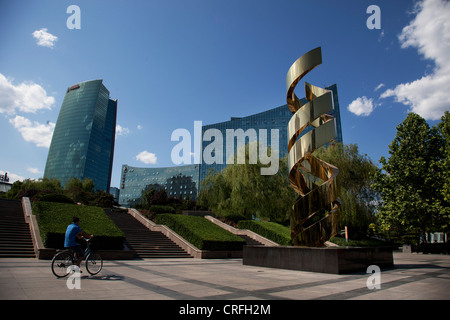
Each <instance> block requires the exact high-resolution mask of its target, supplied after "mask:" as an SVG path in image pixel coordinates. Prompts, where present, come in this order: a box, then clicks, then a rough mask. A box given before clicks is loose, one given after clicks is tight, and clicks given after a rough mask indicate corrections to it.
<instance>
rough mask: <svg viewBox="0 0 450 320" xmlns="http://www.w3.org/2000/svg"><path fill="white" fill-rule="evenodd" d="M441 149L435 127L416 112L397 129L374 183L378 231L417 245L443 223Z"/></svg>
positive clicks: (441, 144)
mask: <svg viewBox="0 0 450 320" xmlns="http://www.w3.org/2000/svg"><path fill="white" fill-rule="evenodd" d="M444 149H445V146H444V139H443V137H442V135H441V134H440V132H439V130H438V128H437V127H432V128H430V126H429V125H428V123H427V122H426V121H425V120H424V119H423V118H422V117H420V116H419V115H417V114H415V113H410V114H408V116H407V117H406V119H405V120H404V121H403V122H402V123H401V124H400V125H398V126H397V134H396V136H395V138H394V140H393V141H392V143H391V144H390V145H389V154H390V157H389V159H385V158H384V157H381V159H380V163H381V165H382V167H381V169H379V171H378V172H377V175H376V183H375V184H374V188H375V189H376V190H378V191H379V192H380V195H381V199H382V202H381V205H380V206H379V211H380V214H379V223H380V227H381V230H382V231H384V232H386V233H387V235H388V236H390V237H391V238H392V239H393V240H399V241H402V242H412V243H418V242H419V239H420V235H421V234H425V233H427V232H430V231H433V230H434V231H436V230H435V229H436V228H439V224H441V223H442V219H441V218H442V215H441V214H442V210H443V208H442V204H443V202H442V200H443V197H442V190H443V170H442V168H443V166H442V163H443V161H444V159H445V156H444V153H443V150H444Z"/></svg>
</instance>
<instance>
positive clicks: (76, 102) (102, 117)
mask: <svg viewBox="0 0 450 320" xmlns="http://www.w3.org/2000/svg"><path fill="white" fill-rule="evenodd" d="M116 116H117V100H112V99H110V96H109V91H108V89H107V88H106V87H105V86H104V85H103V80H91V81H85V82H81V83H78V84H75V85H73V86H71V87H69V88H68V89H67V92H66V95H65V97H64V101H63V103H62V106H61V110H60V112H59V116H58V120H57V121H56V126H55V130H54V132H53V137H52V142H51V144H50V149H49V152H48V157H47V163H46V166H45V172H44V177H46V178H49V179H51V178H56V179H59V180H60V182H61V184H62V185H63V186H64V185H65V184H66V182H67V181H68V180H70V179H71V178H78V179H80V180H83V179H85V178H90V179H92V180H93V182H94V188H95V189H96V190H104V191H107V192H108V191H109V186H110V183H111V171H112V163H113V156H114V140H115V130H116Z"/></svg>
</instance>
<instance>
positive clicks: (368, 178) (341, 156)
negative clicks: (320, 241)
mask: <svg viewBox="0 0 450 320" xmlns="http://www.w3.org/2000/svg"><path fill="white" fill-rule="evenodd" d="M314 155H315V156H316V157H317V158H319V159H321V160H323V161H325V162H328V163H330V164H332V165H334V166H336V167H337V168H338V169H339V174H338V175H337V177H336V180H337V187H338V195H339V198H340V200H341V207H340V210H341V224H342V226H347V227H348V228H349V231H350V233H351V235H352V237H353V238H360V237H365V236H366V235H367V232H368V228H369V225H370V224H371V223H373V222H375V217H374V216H375V212H376V203H377V200H378V199H379V195H378V194H377V192H376V191H375V190H374V189H373V188H372V187H371V185H372V183H373V177H374V175H375V173H376V171H377V167H376V165H375V164H374V163H373V162H372V161H371V160H370V159H369V157H368V156H367V155H366V154H364V155H362V154H360V153H359V149H358V146H357V145H356V144H350V145H344V144H342V143H338V144H330V145H329V146H328V147H326V148H320V149H319V150H317V151H316V152H315V153H314Z"/></svg>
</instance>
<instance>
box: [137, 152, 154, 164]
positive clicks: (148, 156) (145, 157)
mask: <svg viewBox="0 0 450 320" xmlns="http://www.w3.org/2000/svg"><path fill="white" fill-rule="evenodd" d="M136 160H139V161H142V162H143V163H145V164H156V160H157V158H156V155H155V154H154V153H151V152H148V151H145V150H144V151H142V152H141V153H139V154H138V155H137V156H136Z"/></svg>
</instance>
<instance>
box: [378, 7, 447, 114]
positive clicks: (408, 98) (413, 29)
mask: <svg viewBox="0 0 450 320" xmlns="http://www.w3.org/2000/svg"><path fill="white" fill-rule="evenodd" d="M415 13H416V14H417V15H416V17H415V18H414V19H413V20H412V21H411V22H410V24H409V25H407V26H406V27H404V28H403V30H402V33H401V34H400V35H399V41H400V43H401V46H402V48H408V47H413V48H416V49H417V50H418V52H419V53H420V54H421V55H423V56H424V57H425V58H427V59H430V60H433V61H434V63H435V68H434V70H433V71H432V73H430V74H428V75H424V76H423V77H422V78H420V79H417V80H414V81H412V82H408V83H401V84H399V85H397V86H396V87H395V88H394V89H388V90H386V91H385V92H384V93H383V94H382V95H381V96H380V98H387V97H394V99H395V101H396V102H400V103H403V104H404V105H406V106H409V107H410V111H411V112H415V113H417V114H419V115H420V116H422V117H424V118H425V119H427V120H438V119H439V118H440V117H441V116H442V115H443V114H444V112H445V111H446V110H449V109H450V95H449V94H448V93H449V92H450V23H449V22H448V21H449V17H450V2H449V1H445V0H425V1H422V2H419V3H417V5H416V7H415Z"/></svg>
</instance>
